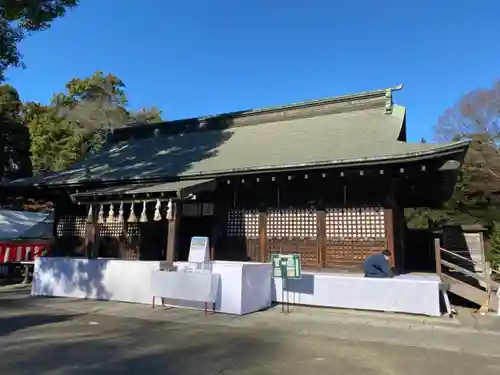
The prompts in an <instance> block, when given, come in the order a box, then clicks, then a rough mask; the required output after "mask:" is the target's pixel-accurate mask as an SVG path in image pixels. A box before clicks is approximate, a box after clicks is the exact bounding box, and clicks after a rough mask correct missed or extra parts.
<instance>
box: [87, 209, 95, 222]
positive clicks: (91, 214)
mask: <svg viewBox="0 0 500 375" xmlns="http://www.w3.org/2000/svg"><path fill="white" fill-rule="evenodd" d="M93 219H94V218H93V212H92V205H89V213H88V214H87V224H92V221H93Z"/></svg>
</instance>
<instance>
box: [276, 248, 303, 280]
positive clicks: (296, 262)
mask: <svg viewBox="0 0 500 375" xmlns="http://www.w3.org/2000/svg"><path fill="white" fill-rule="evenodd" d="M271 264H272V266H273V277H276V278H287V279H300V278H301V277H302V268H301V266H300V254H281V253H273V254H271Z"/></svg>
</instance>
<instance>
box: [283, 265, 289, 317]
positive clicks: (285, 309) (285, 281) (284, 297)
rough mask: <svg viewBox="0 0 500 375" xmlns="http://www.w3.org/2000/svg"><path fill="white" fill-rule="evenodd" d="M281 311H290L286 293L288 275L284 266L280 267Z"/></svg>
mask: <svg viewBox="0 0 500 375" xmlns="http://www.w3.org/2000/svg"><path fill="white" fill-rule="evenodd" d="M281 312H282V313H285V312H286V313H287V314H288V313H289V312H290V294H289V293H288V277H287V273H286V267H283V266H282V267H281Z"/></svg>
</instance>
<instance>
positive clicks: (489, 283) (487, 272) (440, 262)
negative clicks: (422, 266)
mask: <svg viewBox="0 0 500 375" xmlns="http://www.w3.org/2000/svg"><path fill="white" fill-rule="evenodd" d="M434 249H435V260H436V273H437V274H438V275H439V276H441V275H442V274H443V269H442V266H445V267H447V268H449V269H451V270H453V271H457V272H459V273H461V274H463V275H465V276H467V277H471V278H473V279H475V280H477V281H479V282H483V283H485V284H486V292H487V294H488V301H489V298H490V295H491V292H492V290H493V288H494V287H495V288H498V286H499V284H498V283H497V282H495V281H494V280H492V277H491V275H492V274H495V275H498V276H500V271H498V270H496V269H493V268H491V266H490V263H489V262H488V261H484V262H476V261H474V260H472V259H469V258H466V257H464V256H462V255H460V254H457V253H454V252H453V251H450V250H447V249H444V248H442V247H441V243H440V240H439V238H436V239H434ZM442 254H447V255H450V256H451V257H454V258H456V259H460V260H461V261H464V262H467V263H468V264H470V265H471V266H472V267H473V268H474V266H476V265H480V266H484V276H482V275H479V274H477V273H476V272H473V271H470V270H468V269H466V268H464V267H461V266H459V265H457V264H454V263H452V262H449V261H447V260H444V259H442ZM471 286H473V285H471Z"/></svg>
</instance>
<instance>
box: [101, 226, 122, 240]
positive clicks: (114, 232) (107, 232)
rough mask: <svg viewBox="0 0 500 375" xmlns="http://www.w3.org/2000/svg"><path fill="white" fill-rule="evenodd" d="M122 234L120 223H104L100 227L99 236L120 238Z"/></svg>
mask: <svg viewBox="0 0 500 375" xmlns="http://www.w3.org/2000/svg"><path fill="white" fill-rule="evenodd" d="M122 233H123V224H122V223H104V224H101V227H100V233H99V235H100V236H110V237H120V236H121V235H122Z"/></svg>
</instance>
